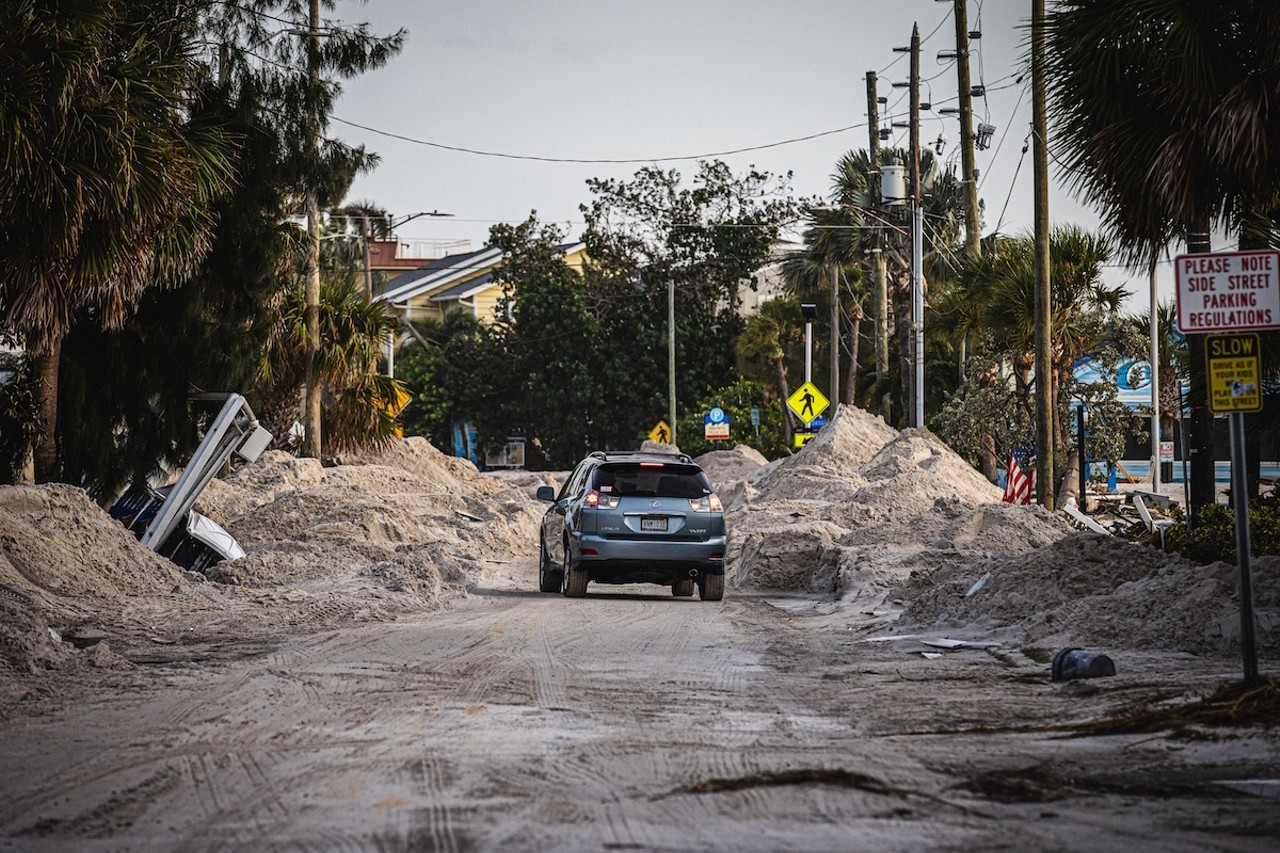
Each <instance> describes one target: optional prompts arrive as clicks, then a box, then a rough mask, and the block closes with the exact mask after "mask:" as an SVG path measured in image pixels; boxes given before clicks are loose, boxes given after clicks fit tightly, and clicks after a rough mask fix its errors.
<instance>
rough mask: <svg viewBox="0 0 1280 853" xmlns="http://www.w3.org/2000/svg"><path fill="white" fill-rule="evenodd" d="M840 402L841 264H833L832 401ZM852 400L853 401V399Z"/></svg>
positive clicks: (833, 402)
mask: <svg viewBox="0 0 1280 853" xmlns="http://www.w3.org/2000/svg"><path fill="white" fill-rule="evenodd" d="M839 402H840V265H839V264H832V265H831V403H832V405H834V404H836V403H839ZM851 402H852V401H851Z"/></svg>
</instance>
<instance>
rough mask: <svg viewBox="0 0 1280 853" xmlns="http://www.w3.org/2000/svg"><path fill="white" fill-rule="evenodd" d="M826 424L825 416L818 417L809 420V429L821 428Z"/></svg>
mask: <svg viewBox="0 0 1280 853" xmlns="http://www.w3.org/2000/svg"><path fill="white" fill-rule="evenodd" d="M826 425H827V419H826V418H821V417H819V418H814V419H813V420H811V421H809V429H814V430H817V429H822V428H823V427H824V426H826Z"/></svg>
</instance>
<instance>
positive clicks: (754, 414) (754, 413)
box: [751, 406, 760, 427]
mask: <svg viewBox="0 0 1280 853" xmlns="http://www.w3.org/2000/svg"><path fill="white" fill-rule="evenodd" d="M751 425H752V426H753V427H758V426H760V410H759V409H757V408H756V407H755V406H752V407H751Z"/></svg>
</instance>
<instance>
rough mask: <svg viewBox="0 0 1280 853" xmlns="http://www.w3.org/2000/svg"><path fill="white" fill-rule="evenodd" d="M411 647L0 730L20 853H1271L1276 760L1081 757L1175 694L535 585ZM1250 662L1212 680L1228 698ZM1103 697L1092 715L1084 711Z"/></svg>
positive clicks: (760, 614) (240, 675) (1142, 745)
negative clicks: (1117, 709) (1100, 722)
mask: <svg viewBox="0 0 1280 853" xmlns="http://www.w3.org/2000/svg"><path fill="white" fill-rule="evenodd" d="M518 574H519V576H520V577H519V578H518V579H517V580H515V581H513V582H511V581H509V582H497V583H495V584H493V585H492V586H491V587H490V588H484V589H476V590H473V592H472V595H471V596H470V597H469V598H468V599H467V600H466V602H464V603H463V604H462V605H460V606H458V607H456V608H454V609H452V610H450V611H447V612H443V613H433V614H430V615H424V616H423V617H421V618H419V619H411V620H403V621H401V622H398V623H394V624H387V625H377V626H364V627H359V628H352V629H347V630H342V631H339V632H333V633H328V634H322V635H317V636H309V637H303V638H299V639H298V640H297V641H294V642H290V643H288V644H286V645H283V646H281V647H278V648H275V649H274V650H272V651H262V645H261V644H260V643H258V644H246V645H245V646H243V647H238V646H230V647H226V648H222V649H219V650H216V654H215V657H216V659H215V660H207V661H204V662H202V663H199V664H192V663H186V664H178V663H169V664H164V665H157V666H150V667H145V668H143V669H141V670H138V671H134V672H132V673H127V674H122V675H120V676H119V677H118V680H117V682H116V683H115V684H114V685H113V686H112V687H110V688H107V689H103V688H102V687H100V686H98V687H91V686H89V685H86V686H85V688H84V691H83V692H82V693H81V694H79V695H77V696H75V697H73V699H74V701H64V702H63V703H61V704H60V706H58V707H50V708H47V709H42V713H39V714H35V715H32V716H30V717H27V718H23V719H18V720H11V721H10V723H9V724H7V725H6V726H5V727H4V728H3V730H2V731H0V755H3V756H4V760H3V762H2V763H0V794H2V796H0V850H9V849H12V850H192V851H200V850H227V849H235V850H324V851H329V850H378V851H399V850H405V851H408V850H444V851H455V850H545V849H570V850H601V849H605V850H629V849H637V850H726V851H729V850H732V851H742V850H801V849H803V850H878V851H893V850H925V849H931V850H938V849H963V850H994V849H1009V850H1029V849H1040V850H1062V849H1072V850H1091V851H1106V850H1116V851H1127V853H1131V851H1134V850H1160V851H1178V850H1187V851H1191V850H1271V849H1275V845H1276V843H1277V839H1280V816H1278V815H1277V813H1276V812H1277V810H1276V809H1275V800H1268V799H1264V798H1258V797H1253V796H1247V795H1244V794H1240V793H1237V792H1235V791H1232V790H1229V789H1227V788H1224V787H1222V786H1220V785H1217V784H1212V783H1211V781H1210V780H1214V779H1247V778H1256V777H1259V776H1268V775H1269V776H1270V777H1271V778H1274V777H1275V776H1276V775H1277V773H1276V771H1277V768H1280V760H1278V756H1280V747H1278V738H1277V737H1276V736H1267V737H1262V736H1258V735H1247V736H1246V735H1243V734H1239V733H1235V734H1231V735H1226V736H1223V737H1220V738H1217V739H1213V740H1205V741H1185V740H1183V741H1174V740H1170V739H1168V738H1165V737H1160V736H1156V737H1152V736H1150V735H1144V736H1131V737H1110V738H1065V737H1063V736H1062V735H1061V733H1060V732H1056V731H1051V730H1049V729H1048V727H1049V726H1051V725H1054V724H1058V723H1063V722H1066V721H1068V720H1072V719H1083V718H1088V717H1090V716H1093V715H1096V714H1097V713H1099V712H1100V711H1101V710H1103V709H1106V708H1109V707H1113V706H1116V705H1118V704H1121V703H1124V702H1130V701H1135V700H1137V699H1141V698H1152V697H1154V696H1158V695H1161V691H1164V694H1167V693H1168V686H1169V673H1170V672H1172V671H1174V670H1176V671H1178V672H1179V673H1180V679H1181V683H1182V684H1186V683H1188V674H1187V671H1188V669H1190V668H1193V666H1192V665H1191V664H1189V663H1188V661H1186V660H1185V659H1172V658H1169V659H1161V658H1157V657H1148V658H1143V659H1141V660H1136V659H1135V660H1133V661H1125V662H1124V666H1123V667H1122V668H1124V669H1130V670H1134V671H1136V672H1137V673H1138V674H1134V675H1126V674H1124V673H1123V672H1122V674H1121V676H1118V677H1117V678H1115V679H1108V680H1107V683H1106V684H1105V685H1102V686H1101V687H1100V688H1099V690H1098V691H1097V692H1096V693H1095V692H1092V691H1064V690H1062V689H1061V688H1060V687H1056V686H1053V685H1050V684H1049V682H1048V680H1047V677H1046V668H1045V667H1044V666H1043V665H1039V664H1035V663H1033V662H1032V661H1030V660H1029V659H1027V658H1025V657H1023V656H1022V655H1021V654H1019V653H1017V652H1016V651H1012V650H1009V651H1002V652H994V653H992V652H986V651H982V650H978V649H963V650H958V651H956V652H952V653H949V654H948V655H946V656H945V657H944V658H940V659H925V658H923V657H921V656H920V655H918V654H914V653H913V652H912V651H911V649H910V648H908V647H906V646H904V645H902V644H899V645H896V646H888V645H885V644H867V643H861V642H858V641H857V638H856V637H855V636H854V635H853V634H851V633H849V632H843V631H837V630H835V629H834V628H833V627H832V626H831V625H828V624H826V623H825V622H824V621H823V619H822V617H820V616H817V615H814V611H812V610H805V609H804V608H797V609H796V610H794V611H793V610H791V609H789V608H780V607H777V606H775V603H771V602H770V601H768V600H766V599H763V598H760V597H749V596H734V595H733V594H732V593H730V595H729V596H728V597H727V598H726V600H725V601H724V602H722V603H715V604H709V603H703V602H700V601H698V600H697V599H696V598H695V599H675V598H672V597H670V596H669V595H656V594H655V595H650V594H646V593H647V592H649V591H652V590H654V589H655V588H651V587H649V588H645V587H624V588H618V589H617V590H614V589H612V588H608V587H598V586H593V587H592V588H591V590H590V591H589V593H588V597H587V598H586V599H584V600H568V599H564V598H561V597H559V596H547V595H540V594H538V593H536V592H533V591H532V589H533V588H534V586H535V584H534V576H535V574H536V571H535V568H534V566H533V565H532V562H530V565H528V566H523V565H522V566H521V567H520V571H519V572H518ZM1229 665H1230V662H1222V663H1221V664H1220V665H1215V666H1209V665H1206V664H1203V663H1200V662H1196V663H1195V664H1194V666H1196V667H1199V668H1200V669H1199V670H1198V671H1197V673H1196V674H1195V675H1194V676H1192V677H1191V678H1192V680H1193V681H1194V680H1195V679H1197V678H1198V679H1200V680H1201V681H1202V682H1203V683H1205V684H1209V683H1212V682H1214V681H1216V680H1221V679H1224V678H1229V677H1231V675H1232V673H1231V671H1230V668H1229ZM1083 694H1090V695H1083Z"/></svg>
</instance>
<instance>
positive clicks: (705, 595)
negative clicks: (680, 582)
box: [698, 575, 724, 601]
mask: <svg viewBox="0 0 1280 853" xmlns="http://www.w3.org/2000/svg"><path fill="white" fill-rule="evenodd" d="M698 595H699V596H700V597H701V598H702V600H703V601H719V600H721V599H722V598H724V575H703V576H702V580H701V581H700V582H699V583H698Z"/></svg>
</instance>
